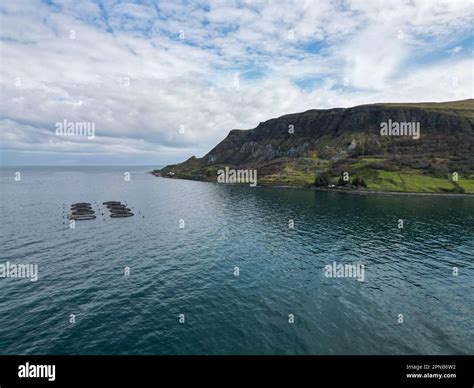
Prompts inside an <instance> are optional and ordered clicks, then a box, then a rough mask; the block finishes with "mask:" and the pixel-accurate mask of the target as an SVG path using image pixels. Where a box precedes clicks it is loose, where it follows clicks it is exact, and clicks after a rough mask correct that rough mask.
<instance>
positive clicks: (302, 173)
mask: <svg viewBox="0 0 474 388" xmlns="http://www.w3.org/2000/svg"><path fill="white" fill-rule="evenodd" d="M309 160H313V161H314V162H315V163H314V168H309V169H308V168H307V167H306V168H304V169H301V168H299V161H293V162H290V163H288V164H287V165H286V166H285V168H284V169H282V170H281V171H280V172H278V173H275V174H271V175H267V176H265V177H262V178H260V179H259V183H261V184H265V185H276V184H280V185H290V186H311V185H313V183H314V180H315V177H316V175H317V173H315V172H314V171H318V170H320V171H323V170H324V168H323V166H324V165H325V163H324V162H323V161H321V162H320V163H317V159H316V160H314V159H311V158H310V159H309ZM380 161H383V158H380V157H364V158H360V159H359V160H358V161H357V162H355V163H353V164H352V165H351V171H350V176H351V179H352V178H354V177H355V176H359V177H362V178H364V180H365V181H366V183H367V190H373V191H400V192H413V193H428V192H435V193H447V192H454V191H456V188H457V187H456V184H455V183H454V182H452V181H451V180H449V179H448V177H446V178H443V177H435V176H430V175H426V174H423V172H422V171H419V170H402V171H384V170H377V169H374V168H372V167H371V164H373V163H378V162H380ZM337 181H338V176H333V177H332V178H331V182H332V183H334V184H336V183H337ZM457 185H459V186H460V187H462V188H464V190H465V193H467V194H474V175H471V176H469V177H466V176H460V177H459V180H458V182H457Z"/></svg>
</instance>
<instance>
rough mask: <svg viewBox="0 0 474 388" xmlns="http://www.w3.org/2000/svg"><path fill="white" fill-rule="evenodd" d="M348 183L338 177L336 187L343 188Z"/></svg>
mask: <svg viewBox="0 0 474 388" xmlns="http://www.w3.org/2000/svg"><path fill="white" fill-rule="evenodd" d="M348 183H349V181H346V180H345V179H344V177H343V176H342V175H341V176H340V177H339V180H338V181H337V185H338V186H345V185H347V184H348Z"/></svg>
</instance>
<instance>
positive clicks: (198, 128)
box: [0, 0, 472, 163]
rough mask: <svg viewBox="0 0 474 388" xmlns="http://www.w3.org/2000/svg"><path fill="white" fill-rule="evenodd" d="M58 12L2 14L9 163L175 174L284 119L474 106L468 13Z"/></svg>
mask: <svg viewBox="0 0 474 388" xmlns="http://www.w3.org/2000/svg"><path fill="white" fill-rule="evenodd" d="M61 4H62V5H59V6H57V7H50V6H47V5H45V4H43V3H40V2H35V1H19V2H8V3H4V4H2V5H1V8H0V10H1V12H2V13H1V19H2V20H1V23H0V34H1V38H2V39H1V41H0V50H1V56H2V62H1V69H0V70H1V80H0V92H1V96H2V98H1V105H0V115H1V118H2V121H1V124H2V125H1V130H2V139H3V140H2V149H3V150H8V151H9V153H10V154H12V155H14V156H13V159H14V158H19V157H20V156H21V154H22V152H30V153H31V152H39V153H41V158H42V157H44V155H45V154H48V153H49V154H51V157H50V159H51V158H52V159H55V158H57V160H58V161H61V160H66V159H67V157H66V155H67V154H71V153H73V154H75V155H76V154H77V155H78V156H77V157H78V158H80V155H86V154H87V155H95V156H96V158H97V160H104V161H107V160H109V159H110V158H112V156H113V159H114V160H117V159H120V158H122V159H120V160H122V161H123V162H124V163H126V162H130V161H132V160H133V161H137V160H143V161H146V162H149V161H152V162H154V163H167V162H171V161H178V160H183V159H186V158H187V157H189V156H190V155H191V153H197V154H198V155H199V156H200V155H202V154H204V153H205V152H207V151H208V150H209V149H210V148H212V147H213V146H214V145H215V144H216V143H217V142H218V141H220V140H222V139H223V138H224V137H225V136H226V135H227V133H228V131H229V130H230V129H232V128H252V127H254V126H255V125H257V124H258V122H260V121H264V120H266V119H270V118H272V117H276V116H279V115H282V114H286V113H291V112H298V111H303V110H307V109H312V108H330V107H335V106H351V105H356V104H362V103H370V102H378V101H384V102H387V101H421V100H432V101H442V100H452V99H461V98H470V97H472V71H471V66H472V63H471V60H470V59H469V58H468V57H466V54H465V53H464V52H465V51H466V50H461V45H460V44H456V43H458V42H462V41H463V40H466V39H467V38H468V37H469V34H470V17H471V10H470V7H469V5H468V4H466V2H463V1H450V2H448V1H436V2H434V1H416V2H411V3H400V2H399V1H386V2H383V3H380V2H378V1H367V0H364V1H362V0H352V1H347V2H344V3H340V4H339V5H337V4H338V3H334V2H331V1H323V2H317V3H316V2H314V1H311V0H306V1H296V0H288V1H282V2H281V3H279V5H278V6H275V5H274V4H273V2H270V1H267V0H260V1H250V0H249V1H231V0H222V1H212V2H209V3H207V2H204V1H202V2H201V1H200V2H193V3H189V2H184V1H160V2H159V3H156V4H153V3H151V2H150V3H148V2H144V4H143V5H137V4H131V3H126V2H119V3H115V2H113V3H112V2H110V3H109V2H105V5H104V7H102V8H101V7H99V6H98V5H97V4H96V3H94V2H89V1H81V2H76V1H67V2H64V3H61ZM204 5H205V6H204ZM25 26H26V27H25ZM71 31H73V33H74V37H75V39H70V37H71ZM180 31H184V39H180V37H179V34H180ZM289 31H292V34H291V35H289V34H288V32H289ZM452 47H454V49H453V48H452ZM451 54H457V55H451ZM236 73H237V74H239V75H240V77H239V85H238V87H236V85H235V83H234V79H235V78H234V77H235V74H236ZM345 78H347V79H348V80H349V85H348V86H347V87H346V86H344V85H343V80H344V79H345ZM311 80H313V81H314V85H315V86H314V87H313V88H312V87H303V88H300V87H298V86H297V84H299V83H302V84H305V82H312V81H311ZM64 119H67V120H69V121H90V122H94V123H95V125H96V133H97V137H96V138H95V139H94V141H91V140H87V139H80V138H79V139H74V140H72V139H64V138H58V137H55V136H54V133H53V132H54V123H56V122H57V121H62V120H64ZM180 126H184V128H185V130H184V133H183V134H182V133H180V132H179V129H180ZM38 160H39V161H40V159H38ZM75 160H78V159H77V158H76V159H75ZM9 161H10V162H15V160H9Z"/></svg>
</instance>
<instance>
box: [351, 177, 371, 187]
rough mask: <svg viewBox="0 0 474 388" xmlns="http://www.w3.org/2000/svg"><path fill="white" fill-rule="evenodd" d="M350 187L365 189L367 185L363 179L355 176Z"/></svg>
mask: <svg viewBox="0 0 474 388" xmlns="http://www.w3.org/2000/svg"><path fill="white" fill-rule="evenodd" d="M352 185H353V186H357V187H367V183H366V182H365V180H364V178H361V177H358V176H356V177H355V178H354V179H353V180H352Z"/></svg>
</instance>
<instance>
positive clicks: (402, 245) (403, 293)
mask: <svg viewBox="0 0 474 388" xmlns="http://www.w3.org/2000/svg"><path fill="white" fill-rule="evenodd" d="M150 169H151V168H147V167H127V168H124V167H122V168H120V167H76V168H58V167H36V168H33V167H28V168H25V167H21V168H14V169H12V168H3V169H1V170H0V171H1V177H0V185H1V189H0V195H1V208H0V214H1V226H0V232H1V236H0V247H1V248H0V264H1V263H5V262H7V261H9V262H11V263H18V264H19V263H22V264H23V263H28V264H38V268H39V279H38V281H36V282H31V281H30V280H28V279H14V278H0V354H473V353H474V327H473V324H474V312H473V309H474V268H473V261H474V199H449V198H434V197H397V196H393V197H392V196H390V197H389V196H375V195H372V196H358V195H347V194H338V193H326V192H313V191H304V190H289V189H288V190H287V189H271V188H250V187H237V186H224V185H218V184H209V183H201V182H193V181H184V180H170V179H162V178H156V177H153V176H152V175H150V174H148V173H147V171H149V170H150ZM15 171H20V172H21V174H22V175H21V178H22V179H21V181H20V182H16V181H15V179H14V173H15ZM125 171H127V172H130V173H131V179H130V181H129V182H127V181H124V179H123V173H124V172H125ZM107 200H119V201H125V202H126V203H127V204H128V205H129V206H130V207H132V208H133V211H134V213H135V216H134V217H131V218H126V219H112V218H110V217H109V216H108V214H107V211H106V210H105V209H104V207H103V206H102V205H101V203H102V202H104V201H107ZM82 201H85V202H92V203H94V208H95V210H96V211H97V212H98V214H99V215H100V217H98V218H97V219H96V220H93V221H83V222H77V223H76V228H75V229H70V228H69V225H68V220H67V219H66V218H65V213H64V207H63V206H65V208H66V210H67V209H68V208H69V205H70V204H71V203H73V202H82ZM95 202H97V204H99V205H98V206H96V205H95ZM102 213H104V216H102V215H101V214H102ZM290 219H292V220H294V222H295V228H294V229H290V228H288V220H290ZM399 219H403V220H404V228H403V229H398V228H397V221H398V220H399ZM179 220H184V221H185V227H184V229H179ZM333 261H336V262H339V263H356V262H360V263H363V264H364V266H365V281H364V282H359V281H357V280H356V279H342V278H341V279H331V278H326V277H325V276H324V266H325V265H326V264H331V263H332V262H333ZM127 266H128V267H130V276H129V277H126V276H124V267H127ZM235 267H238V268H239V271H240V274H239V276H235V275H234V271H235ZM453 267H458V268H459V275H458V276H453ZM70 314H76V323H75V324H73V325H72V324H70V323H69V317H70ZM180 314H184V315H185V323H184V324H180V323H179V322H178V320H179V315H180ZM289 314H294V316H295V323H294V324H290V323H288V315H289ZM399 314H403V317H404V323H403V324H400V323H398V322H397V318H398V315H399Z"/></svg>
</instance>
